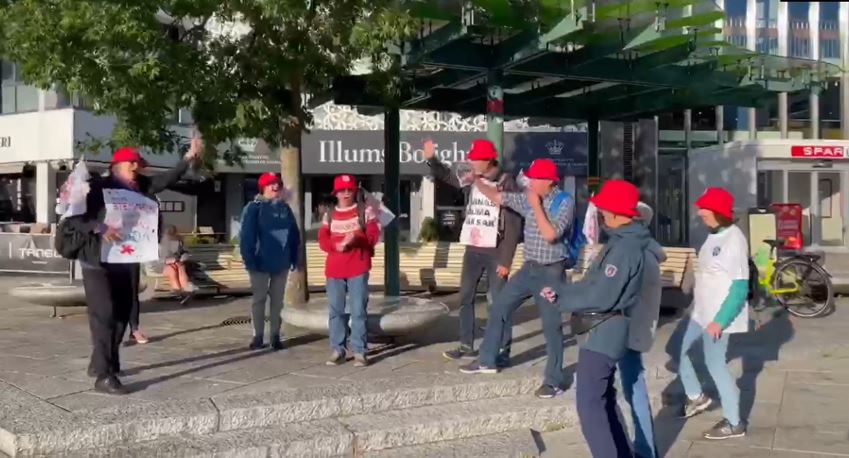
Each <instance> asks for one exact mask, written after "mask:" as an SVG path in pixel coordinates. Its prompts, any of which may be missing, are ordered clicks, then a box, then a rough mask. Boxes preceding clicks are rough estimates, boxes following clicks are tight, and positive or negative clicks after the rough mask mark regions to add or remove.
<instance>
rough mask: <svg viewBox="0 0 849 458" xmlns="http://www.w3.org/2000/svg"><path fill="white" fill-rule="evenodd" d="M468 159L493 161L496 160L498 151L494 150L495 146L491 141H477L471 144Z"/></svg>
mask: <svg viewBox="0 0 849 458" xmlns="http://www.w3.org/2000/svg"><path fill="white" fill-rule="evenodd" d="M468 159H469V160H470V161H494V160H496V159H498V150H497V149H495V144H493V143H492V142H491V141H489V140H484V139H478V140H475V141H473V142H472V149H470V150H469V156H468Z"/></svg>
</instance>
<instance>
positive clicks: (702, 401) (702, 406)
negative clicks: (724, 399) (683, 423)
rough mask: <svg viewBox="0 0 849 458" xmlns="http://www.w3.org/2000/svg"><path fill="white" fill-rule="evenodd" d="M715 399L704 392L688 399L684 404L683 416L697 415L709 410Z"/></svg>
mask: <svg viewBox="0 0 849 458" xmlns="http://www.w3.org/2000/svg"><path fill="white" fill-rule="evenodd" d="M712 403H713V401H712V400H711V399H710V398H709V397H707V396H706V395H705V394H704V393H702V394H700V395H699V397H697V398H696V399H689V398H688V399H687V403H686V404H684V414H683V415H682V417H683V418H690V417H695V416H696V415H698V414H700V413H702V412H704V411H705V410H707V409H708V408H709V407H710V405H711V404H712Z"/></svg>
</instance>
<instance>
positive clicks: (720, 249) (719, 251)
mask: <svg viewBox="0 0 849 458" xmlns="http://www.w3.org/2000/svg"><path fill="white" fill-rule="evenodd" d="M748 253H749V245H748V243H746V237H745V236H744V235H743V232H742V231H741V230H740V228H738V227H737V226H733V225H732V226H730V227H728V228H726V229H723V230H722V231H720V232H718V233H716V234H710V235H708V238H707V240H705V243H704V245H702V248H701V250H699V267H698V270H697V271H696V287H695V292H694V305H693V313H692V318H693V320H695V321H696V323H699V324H700V325H701V326H702V327H703V328H707V326H708V325H709V324H710V323H711V322H713V319H714V318H715V317H716V314H717V313H718V312H719V309H720V308H721V307H722V303H723V302H724V301H725V298H726V297H727V296H728V291H729V290H730V288H731V283H732V282H733V281H734V280H746V281H748V280H749V257H748ZM748 330H749V307H748V304H744V305H743V310H741V311H740V314H739V315H737V318H735V319H734V321H733V322H732V323H731V325H730V326H728V328H726V329H725V330H724V331H723V332H727V333H737V332H746V331H748Z"/></svg>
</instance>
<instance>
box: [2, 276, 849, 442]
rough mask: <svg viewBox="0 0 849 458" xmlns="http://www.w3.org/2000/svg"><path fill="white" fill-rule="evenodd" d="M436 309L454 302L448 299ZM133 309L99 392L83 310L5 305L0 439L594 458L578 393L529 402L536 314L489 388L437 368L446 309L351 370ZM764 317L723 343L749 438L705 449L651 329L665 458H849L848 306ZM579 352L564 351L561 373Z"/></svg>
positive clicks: (447, 333)
mask: <svg viewBox="0 0 849 458" xmlns="http://www.w3.org/2000/svg"><path fill="white" fill-rule="evenodd" d="M25 281H31V279H30V280H26V279H17V278H9V277H4V278H0V285H2V291H5V290H6V289H7V288H8V287H9V286H12V285H15V284H20V283H21V282H25ZM316 299H317V300H321V297H320V296H319V297H317V298H316ZM437 299H439V300H443V301H445V303H447V304H448V305H449V306H451V307H452V309H455V308H456V296H454V295H447V296H442V297H439V298H437ZM143 307H144V308H143V314H142V318H141V321H142V328H143V329H144V330H145V332H147V333H148V335H149V337H150V338H151V342H150V343H149V344H146V345H135V346H130V347H126V348H124V349H122V351H123V353H122V360H123V370H124V375H123V377H122V380H123V381H124V382H125V384H126V385H127V386H128V387H129V389H130V390H131V391H132V393H131V394H130V395H128V396H124V397H112V396H107V395H102V394H98V393H95V392H94V391H93V390H92V388H93V387H92V385H93V381H92V380H91V379H90V378H88V376H87V375H86V373H85V372H86V366H87V364H88V354H89V351H90V347H89V334H88V325H87V321H86V315H85V313H84V312H85V310H84V309H81V308H78V309H66V310H64V311H60V312H63V317H62V318H58V319H53V318H50V317H49V310H48V309H47V308H44V307H39V306H33V305H28V304H25V303H21V302H17V301H14V300H12V299H10V298H8V296H6V295H5V293H0V349H2V351H0V445H2V444H5V446H7V447H10V446H11V447H12V448H14V450H16V453H17V454H18V455H20V456H24V455H26V454H35V455H39V454H44V455H52V456H211V455H212V454H213V452H216V456H235V455H239V456H278V455H279V456H352V455H355V456H543V457H549V456H550V457H559V456H574V457H581V456H589V454H588V451H587V449H586V446H585V445H584V443H583V440H582V438H581V436H580V431H579V429H578V427H577V421H576V418H577V417H576V415H575V412H574V390H573V389H570V390H568V391H567V393H566V394H565V395H563V396H562V397H558V398H556V399H554V400H545V401H542V400H536V399H535V398H533V397H532V396H531V395H530V393H532V392H533V390H534V389H535V388H536V386H537V385H538V383H539V375H540V373H541V372H542V367H541V364H543V362H544V349H543V340H542V333H541V330H540V328H539V323H538V320H537V319H536V317H535V316H536V313H535V308H534V307H533V306H531V307H524V308H522V309H521V310H520V313H519V316H518V317H517V320H516V322H517V326H516V332H515V336H516V344H515V346H514V367H513V368H511V369H509V370H507V371H505V372H503V373H502V374H499V375H496V376H485V375H479V376H465V375H462V374H458V373H457V363H455V362H450V361H446V360H445V359H444V358H443V357H442V356H441V353H442V351H444V350H446V349H448V348H450V347H451V346H452V345H454V342H453V338H454V336H455V334H456V329H457V318H456V314H455V313H452V314H451V315H449V316H448V317H446V318H444V319H442V320H440V321H439V322H437V323H436V324H434V325H433V326H432V327H431V328H429V329H427V330H425V331H424V332H422V333H419V334H418V335H415V336H409V337H407V338H405V339H403V340H399V341H397V342H394V343H392V342H376V343H374V344H373V346H372V348H373V349H372V358H373V360H374V364H373V365H372V366H371V367H367V368H355V367H354V366H353V364H350V363H349V364H346V365H344V366H341V367H328V366H326V365H325V364H324V361H325V358H326V357H327V356H328V353H329V349H328V343H327V340H326V338H324V337H322V336H314V335H307V334H304V333H303V332H299V331H298V330H296V329H286V330H285V334H286V335H285V337H286V345H287V349H285V350H283V351H281V352H277V353H274V352H270V351H259V352H252V351H248V350H247V344H248V341H249V338H250V327H249V324H248V323H247V322H246V321H245V320H244V318H246V317H247V315H248V313H249V303H248V300H247V298H212V299H205V300H202V301H197V302H195V303H192V304H190V305H189V306H188V307H180V306H179V305H178V304H177V303H176V302H170V301H157V302H152V303H148V304H145V305H144V306H143ZM479 309H480V311H481V314H484V313H485V307H484V306H483V305H482V304H481V306H480V307H479ZM759 322H760V328H759V329H758V330H757V331H756V332H753V333H750V334H747V335H744V336H734V338H732V341H731V346H730V353H731V354H730V359H731V361H732V362H731V366H732V368H733V372H734V373H735V374H736V375H737V376H738V377H739V385H740V387H741V390H742V404H743V411H744V417H745V416H748V417H749V418H750V428H749V434H748V436H747V437H745V438H743V439H740V440H730V441H725V442H721V443H709V442H707V441H704V440H702V439H700V437H701V436H700V433H701V432H702V431H703V430H704V429H706V428H708V427H709V426H711V425H712V424H713V423H714V422H716V421H718V420H719V419H720V413H719V410H718V409H715V410H713V411H711V412H709V413H707V414H704V415H702V416H699V417H696V418H693V419H690V420H688V421H686V422H685V421H681V420H679V419H677V418H676V417H675V415H674V412H673V411H674V408H673V406H671V405H669V404H671V403H673V402H677V401H680V396H681V391H680V386H679V384H678V383H677V382H674V379H673V373H672V372H670V371H672V370H674V364H675V363H674V362H673V361H671V358H670V356H669V354H670V353H671V354H675V353H676V351H675V342H676V340H677V339H676V337H679V336H680V331H681V330H680V329H679V328H680V326H679V324H680V321H679V320H676V319H674V317H669V318H666V319H665V320H663V323H662V325H661V328H660V330H659V334H660V337H659V339H658V341H657V342H656V344H655V346H654V348H653V350H652V352H651V353H650V354H648V355H647V358H646V359H647V362H646V364H647V367H648V375H649V384H650V391H651V392H652V395H653V397H654V403H655V409H656V412H655V414H656V417H657V420H656V426H657V429H658V433H657V434H658V436H659V442H660V443H659V447H660V449H661V450H662V451H665V456H670V457H707V456H717V455H722V456H728V457H737V456H739V457H786V458H790V457H796V458H801V457H818V458H820V457H822V458H824V457H834V456H846V457H849V334H847V329H849V301H847V300H840V301H839V302H838V306H837V309H836V311H835V313H834V314H832V315H831V316H828V317H825V318H821V319H816V320H800V319H790V318H788V317H787V316H786V315H785V314H775V313H762V314H761V315H760V316H759ZM567 338H568V337H567ZM576 354H577V351H576V347H575V345H574V341H573V340H572V339H569V343H568V348H567V354H566V358H565V361H566V364H567V368H566V369H565V370H567V371H568V370H572V369H573V368H574V362H575V360H576ZM626 417H627V415H626ZM275 428H277V429H275ZM531 430H533V431H531ZM245 431H250V434H248V433H245ZM314 436H315V437H314ZM331 439H332V440H331ZM10 444H11V445H10ZM275 444H276V445H275ZM227 447H230V448H227ZM246 447H247V448H246ZM275 447H276V448H275ZM97 450H100V451H97ZM187 450H188V451H191V453H189V452H187ZM228 450H233V451H232V453H231V452H229V451H228ZM236 450H238V451H239V453H236ZM247 450H250V451H251V453H248V452H247ZM253 452H256V453H253Z"/></svg>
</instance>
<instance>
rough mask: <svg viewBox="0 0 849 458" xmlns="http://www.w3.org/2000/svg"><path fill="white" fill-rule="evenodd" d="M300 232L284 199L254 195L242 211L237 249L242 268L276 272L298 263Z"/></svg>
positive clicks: (253, 270) (295, 265)
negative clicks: (240, 257)
mask: <svg viewBox="0 0 849 458" xmlns="http://www.w3.org/2000/svg"><path fill="white" fill-rule="evenodd" d="M300 246H301V234H300V232H299V231H298V224H297V223H296V222H295V214H294V213H293V212H292V209H291V208H290V207H289V205H288V204H286V202H283V201H282V200H279V199H274V200H268V199H265V198H263V197H262V196H257V197H256V199H254V200H253V201H252V202H250V203H248V204H247V205H245V208H244V210H242V228H241V231H240V232H239V249H240V250H241V253H242V259H243V260H244V262H245V268H247V269H248V270H249V271H252V272H265V273H269V274H278V273H280V272H283V271H284V270H287V269H291V268H294V267H297V266H298V255H299V254H300Z"/></svg>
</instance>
